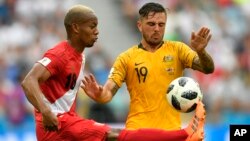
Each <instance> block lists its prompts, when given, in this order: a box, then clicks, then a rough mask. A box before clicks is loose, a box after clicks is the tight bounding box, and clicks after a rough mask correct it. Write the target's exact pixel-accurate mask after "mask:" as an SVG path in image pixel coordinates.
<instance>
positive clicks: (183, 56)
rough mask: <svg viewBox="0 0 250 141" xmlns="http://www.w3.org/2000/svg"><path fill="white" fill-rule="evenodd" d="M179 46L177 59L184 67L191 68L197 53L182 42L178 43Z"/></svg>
mask: <svg viewBox="0 0 250 141" xmlns="http://www.w3.org/2000/svg"><path fill="white" fill-rule="evenodd" d="M179 47H180V48H179V59H180V60H181V62H182V64H183V65H184V67H185V68H191V67H192V63H193V60H194V58H195V57H196V56H197V53H196V52H195V51H194V50H192V49H191V48H190V47H189V46H187V45H186V44H184V43H180V46H179Z"/></svg>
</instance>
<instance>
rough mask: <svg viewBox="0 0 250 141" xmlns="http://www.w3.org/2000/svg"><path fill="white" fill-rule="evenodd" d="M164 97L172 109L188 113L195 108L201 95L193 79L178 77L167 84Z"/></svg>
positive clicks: (197, 84)
mask: <svg viewBox="0 0 250 141" xmlns="http://www.w3.org/2000/svg"><path fill="white" fill-rule="evenodd" d="M166 97H167V101H168V102H169V104H170V105H171V106H172V107H173V108H174V109H176V110H177V111H179V112H183V113H189V112H192V111H193V110H194V109H195V108H196V105H197V102H198V101H199V100H202V97H203V95H202V92H201V89H200V86H199V83H198V82H196V81H195V80H194V79H193V78H190V77H178V78H176V79H175V80H173V81H172V82H171V83H170V84H169V86H168V89H167V94H166Z"/></svg>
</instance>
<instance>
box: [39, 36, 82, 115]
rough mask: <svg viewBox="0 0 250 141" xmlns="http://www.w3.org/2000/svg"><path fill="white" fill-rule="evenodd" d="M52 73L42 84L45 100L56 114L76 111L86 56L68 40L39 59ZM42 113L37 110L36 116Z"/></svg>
mask: <svg viewBox="0 0 250 141" xmlns="http://www.w3.org/2000/svg"><path fill="white" fill-rule="evenodd" d="M38 63H41V64H42V65H43V66H45V67H46V68H47V69H48V71H49V72H50V73H51V77H50V78H49V79H48V80H47V81H45V82H44V83H41V84H40V88H41V90H42V92H43V94H44V97H43V100H44V102H45V103H46V104H47V105H48V106H49V107H50V108H51V110H52V112H53V113H55V114H56V115H58V114H63V113H66V112H75V105H76V104H75V103H76V102H75V100H76V94H77V92H78V89H79V87H80V84H81V80H82V78H83V69H84V64H85V56H84V55H83V54H81V53H79V52H77V51H76V50H75V49H74V48H73V47H72V46H70V44H68V42H67V41H63V42H60V43H59V44H57V45H56V46H55V47H54V48H52V49H50V50H48V51H47V52H46V53H45V54H44V56H43V58H42V59H41V60H39V61H38ZM38 117H41V115H40V114H39V113H38V111H36V118H38Z"/></svg>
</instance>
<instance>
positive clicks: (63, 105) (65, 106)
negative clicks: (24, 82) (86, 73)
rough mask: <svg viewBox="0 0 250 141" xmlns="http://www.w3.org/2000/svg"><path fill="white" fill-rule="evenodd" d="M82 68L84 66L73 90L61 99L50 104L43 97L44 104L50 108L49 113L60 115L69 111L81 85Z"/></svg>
mask: <svg viewBox="0 0 250 141" xmlns="http://www.w3.org/2000/svg"><path fill="white" fill-rule="evenodd" d="M83 67H84V65H82V66H81V69H80V74H79V76H78V78H77V81H76V85H75V87H74V89H73V90H71V89H70V90H69V91H67V92H66V93H65V94H64V95H63V96H62V97H60V98H59V99H57V100H56V101H55V102H54V103H52V104H51V103H50V102H49V101H48V99H47V98H46V97H43V100H44V102H45V103H46V104H47V105H48V106H49V107H50V109H51V111H52V112H53V113H55V114H56V115H57V114H59V113H60V114H62V113H65V112H69V110H70V109H71V107H72V105H73V103H74V101H75V98H76V94H77V92H78V90H79V87H80V84H81V79H82V78H83V71H82V70H83V69H82V68H83Z"/></svg>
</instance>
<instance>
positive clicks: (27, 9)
mask: <svg viewBox="0 0 250 141" xmlns="http://www.w3.org/2000/svg"><path fill="white" fill-rule="evenodd" d="M113 1H114V2H115V0H113ZM117 1H119V5H118V6H120V11H119V12H120V13H121V16H122V17H123V18H124V19H126V21H125V22H127V23H128V24H129V29H128V30H131V34H138V33H139V32H138V31H137V28H136V20H137V18H138V17H137V15H138V9H139V8H140V7H141V6H142V4H144V3H145V2H148V0H117ZM77 2H78V3H80V2H81V1H80V0H78V1H77ZM154 2H159V3H162V4H163V5H165V6H166V7H167V8H168V19H167V26H166V35H165V37H164V38H165V39H166V40H179V41H183V42H185V43H186V44H189V40H190V37H191V32H192V31H196V30H198V29H199V28H200V27H201V26H208V27H209V28H211V32H212V34H213V36H212V39H211V41H210V43H209V45H208V47H207V51H208V52H209V53H210V54H211V55H212V57H213V59H214V62H215V66H216V69H215V72H214V73H213V74H210V75H203V74H201V73H198V72H195V71H189V70H188V71H186V73H185V75H187V76H191V77H193V78H195V79H197V80H198V81H199V83H200V85H201V88H202V90H203V93H204V102H205V103H206V105H207V107H206V108H207V110H208V115H210V114H211V116H210V117H209V120H208V121H209V122H211V123H217V122H235V123H237V122H238V123H241V122H242V123H244V122H248V123H249V122H250V102H249V99H250V28H249V27H250V1H249V0H203V1H196V0H185V1H183V0H154ZM75 3H76V1H66V0H65V1H57V0H36V1H35V2H34V1H33V0H0V45H1V47H0V132H1V131H3V130H5V128H10V127H17V126H20V125H22V124H23V123H24V122H26V121H27V120H32V112H33V108H32V106H31V105H30V104H28V102H27V100H26V98H25V97H24V93H23V91H22V89H21V87H20V81H21V80H22V79H23V77H24V75H26V73H27V70H29V69H30V68H31V67H32V65H33V64H34V63H35V61H37V60H39V59H40V58H41V57H42V56H41V55H42V54H43V53H44V51H45V50H47V49H49V48H51V47H52V46H53V45H54V44H55V43H57V42H58V41H60V40H64V39H65V38H66V35H65V29H64V25H63V22H62V21H63V18H64V13H65V11H66V10H67V9H68V7H70V6H71V5H73V4H75ZM99 26H101V25H99ZM138 38H140V35H139V34H138ZM138 41H139V40H138ZM86 54H87V59H86V60H87V62H86V70H85V71H86V73H88V72H91V73H93V74H94V75H95V76H96V77H97V80H98V81H99V82H100V83H101V84H103V83H104V81H105V80H106V78H107V75H108V73H109V69H110V67H111V65H112V62H113V60H111V59H110V58H111V57H110V56H112V51H111V52H108V51H107V50H105V47H103V46H102V44H101V43H99V44H96V45H95V47H94V48H92V49H91V50H89V51H87V52H86ZM125 92H126V89H121V90H119V92H118V93H125ZM80 93H83V91H80ZM79 97H80V98H79V102H78V103H79V104H78V111H79V113H80V114H81V115H82V116H83V117H87V118H93V119H96V120H97V121H100V122H123V121H124V120H125V119H126V113H127V111H126V110H127V109H126V108H125V107H126V104H128V99H127V98H124V97H118V98H119V99H115V100H114V102H113V103H111V104H107V105H100V104H96V103H94V102H93V101H91V100H90V99H89V98H87V97H86V96H84V94H80V95H79ZM121 104H123V105H125V106H121ZM124 110H125V111H126V112H124ZM97 114H99V115H98V116H97ZM100 114H101V115H102V116H100ZM107 114H109V116H108V117H107Z"/></svg>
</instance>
